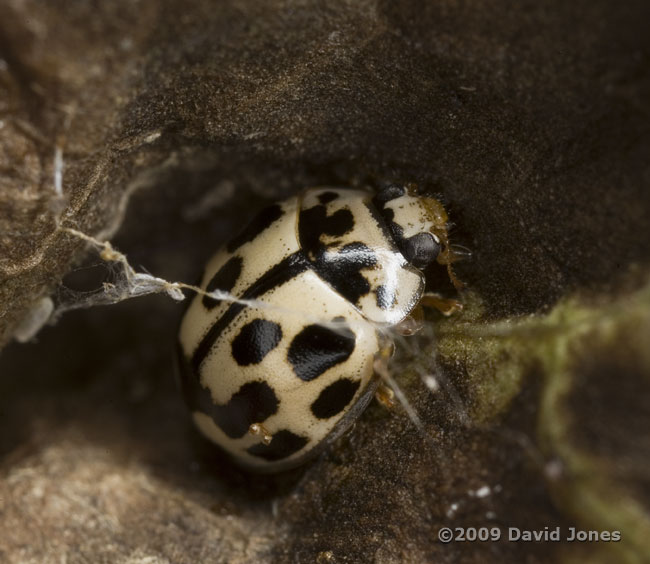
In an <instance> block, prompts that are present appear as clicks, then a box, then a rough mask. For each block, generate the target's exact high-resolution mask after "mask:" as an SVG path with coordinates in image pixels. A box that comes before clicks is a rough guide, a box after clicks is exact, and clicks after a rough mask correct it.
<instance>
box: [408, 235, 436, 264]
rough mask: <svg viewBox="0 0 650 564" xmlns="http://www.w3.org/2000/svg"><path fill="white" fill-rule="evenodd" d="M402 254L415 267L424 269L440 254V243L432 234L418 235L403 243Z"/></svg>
mask: <svg viewBox="0 0 650 564" xmlns="http://www.w3.org/2000/svg"><path fill="white" fill-rule="evenodd" d="M402 253H403V254H404V257H405V258H406V260H407V261H409V262H410V263H411V264H412V265H413V266H415V267H416V268H424V267H426V266H427V265H429V264H430V263H431V262H432V261H433V260H435V258H436V257H437V256H438V254H439V253H440V243H439V242H438V241H436V239H435V238H434V236H433V235H432V234H431V233H418V234H417V235H413V237H409V238H408V239H406V240H405V241H404V242H403V244H402Z"/></svg>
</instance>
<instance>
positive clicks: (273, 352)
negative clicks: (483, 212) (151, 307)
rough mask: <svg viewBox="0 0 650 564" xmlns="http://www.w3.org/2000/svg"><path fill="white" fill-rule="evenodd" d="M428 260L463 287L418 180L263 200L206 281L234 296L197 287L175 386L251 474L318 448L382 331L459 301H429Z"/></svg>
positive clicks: (335, 427) (369, 368) (372, 362)
mask: <svg viewBox="0 0 650 564" xmlns="http://www.w3.org/2000/svg"><path fill="white" fill-rule="evenodd" d="M434 260H437V261H438V262H439V263H441V264H446V265H447V270H448V272H449V276H450V278H451V280H452V282H454V284H455V285H457V287H458V286H459V285H460V283H459V282H458V281H457V280H456V278H455V277H454V275H453V272H452V270H451V267H450V263H451V262H452V253H451V251H450V249H449V245H448V241H447V215H446V213H445V210H444V208H443V206H442V205H441V204H440V203H439V202H438V201H437V200H435V199H433V198H428V197H424V196H419V195H417V193H416V190H415V188H414V187H413V186H399V185H389V186H385V187H384V188H382V189H380V190H378V191H365V190H356V189H345V188H331V187H321V188H310V189H307V190H305V191H303V192H301V193H300V194H298V195H296V196H294V197H291V198H289V199H288V200H285V201H283V202H281V203H277V204H273V205H271V206H269V207H267V208H265V209H264V210H262V211H261V212H260V213H259V214H258V215H257V216H256V217H255V218H254V219H253V221H252V222H251V223H250V224H249V225H248V226H247V227H246V228H245V229H244V230H243V231H242V232H241V233H240V234H239V235H237V236H236V237H235V238H234V239H232V240H231V241H230V242H229V243H228V244H226V245H225V247H224V248H222V249H221V250H220V251H218V252H217V254H216V255H214V256H213V257H212V258H211V259H210V261H209V262H208V264H207V267H206V269H205V272H204V274H203V277H202V281H201V284H200V286H201V288H202V289H203V290H204V291H205V292H207V293H212V292H215V291H217V290H220V291H222V292H227V293H228V294H229V295H230V296H232V297H234V298H235V301H233V300H232V299H229V300H222V299H218V298H217V297H213V296H212V295H205V294H203V295H197V296H195V297H194V299H193V300H192V301H191V303H190V304H189V306H188V308H187V311H186V312H185V315H184V317H183V320H182V322H181V326H180V333H179V354H178V357H179V366H180V380H181V387H182V389H183V394H184V396H185V399H186V401H187V403H188V405H189V408H190V410H191V412H192V416H193V419H194V422H195V423H196V425H197V427H198V428H199V430H200V431H201V432H202V433H203V434H204V435H205V436H207V437H208V438H209V439H210V440H212V441H213V442H214V443H216V444H217V445H219V446H220V447H222V448H223V449H224V450H225V451H226V452H227V453H229V454H230V455H231V456H232V457H233V458H234V459H235V461H236V462H238V463H239V464H241V465H243V466H245V467H248V468H249V469H252V470H256V471H262V472H264V471H277V470H283V469H286V468H290V467H293V466H297V465H299V464H301V463H303V462H304V461H305V460H307V459H308V458H310V457H312V456H314V455H316V454H317V453H318V452H320V451H321V450H322V449H323V448H324V447H325V446H327V445H328V444H330V443H331V442H332V441H333V440H334V439H336V438H337V437H338V436H340V435H341V433H342V432H343V431H345V429H346V428H347V427H349V426H350V425H351V424H352V423H353V422H354V420H355V419H356V418H357V417H358V416H359V415H360V414H361V412H362V411H363V409H364V408H365V407H366V406H367V404H368V402H369V401H370V399H371V398H372V395H373V393H374V392H375V391H376V389H377V386H378V383H379V379H380V378H378V376H377V373H378V372H380V371H379V370H378V369H377V366H378V365H377V360H378V359H379V362H384V361H385V359H386V358H387V357H388V356H390V352H389V351H392V343H391V342H390V340H389V339H388V338H387V337H386V331H385V329H386V328H389V327H395V326H396V327H399V326H400V325H405V324H406V325H408V324H407V323H406V322H407V321H409V320H412V319H413V317H414V316H415V314H416V313H417V312H418V309H417V308H418V306H419V304H420V303H424V302H425V300H426V301H427V302H428V304H429V305H433V306H436V307H438V308H439V309H441V310H442V311H443V312H445V313H449V311H451V309H453V307H454V306H455V305H456V304H458V302H455V300H443V299H442V298H439V297H436V296H435V295H433V296H428V297H426V298H425V290H424V283H425V279H424V275H423V273H422V269H424V268H425V267H426V266H427V265H429V264H430V263H431V262H433V261H434ZM423 298H425V299H423ZM405 332H408V331H405ZM387 351H388V352H387Z"/></svg>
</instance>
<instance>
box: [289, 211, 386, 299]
mask: <svg viewBox="0 0 650 564" xmlns="http://www.w3.org/2000/svg"><path fill="white" fill-rule="evenodd" d="M353 227H354V217H353V215H352V212H351V211H350V210H348V209H345V208H343V209H340V210H338V211H336V212H335V213H333V214H332V215H330V216H328V215H327V207H326V206H324V205H319V206H314V207H313V208H308V209H306V210H303V211H301V212H300V218H299V223H298V235H299V239H300V246H301V248H302V249H303V250H304V251H305V253H306V254H307V256H308V257H309V259H310V260H311V261H312V268H313V269H314V271H315V272H316V274H318V276H320V277H321V278H322V279H323V280H325V281H326V282H327V283H329V284H330V285H331V286H332V287H333V288H334V289H335V290H336V291H337V292H339V294H341V295H342V296H343V297H344V298H346V299H347V300H348V301H350V302H352V303H353V304H357V303H358V302H359V299H360V298H361V296H365V295H366V294H367V293H368V292H369V291H370V283H369V282H368V280H366V278H365V277H364V276H363V275H362V274H361V270H363V269H365V268H373V267H375V266H376V265H377V256H376V255H375V253H374V251H373V250H372V249H371V248H370V247H368V246H367V245H364V244H363V243H360V242H351V243H348V244H347V245H344V246H343V247H340V248H338V247H336V245H335V244H333V245H327V244H325V243H324V242H323V236H325V235H330V236H341V235H344V234H345V233H347V232H348V231H350V230H351V229H352V228H353Z"/></svg>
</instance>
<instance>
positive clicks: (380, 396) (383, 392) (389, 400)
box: [373, 343, 395, 409]
mask: <svg viewBox="0 0 650 564" xmlns="http://www.w3.org/2000/svg"><path fill="white" fill-rule="evenodd" d="M393 352H394V349H393V345H392V343H391V344H390V345H385V346H384V347H382V348H381V350H380V351H379V352H378V353H377V354H376V355H375V361H374V363H373V370H374V371H375V374H376V375H377V376H379V377H380V381H379V385H378V386H377V390H376V391H375V399H376V400H377V401H378V402H379V403H380V404H381V405H383V406H384V407H385V408H386V409H392V408H393V407H395V392H394V391H393V390H392V388H391V387H390V386H389V385H388V384H387V383H386V382H388V381H389V380H390V374H389V372H388V359H389V358H390V357H391V356H393Z"/></svg>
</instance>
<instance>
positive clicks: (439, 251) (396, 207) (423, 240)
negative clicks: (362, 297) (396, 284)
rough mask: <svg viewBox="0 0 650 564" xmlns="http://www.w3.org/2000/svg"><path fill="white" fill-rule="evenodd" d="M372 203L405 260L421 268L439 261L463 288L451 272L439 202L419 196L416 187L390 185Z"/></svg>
mask: <svg viewBox="0 0 650 564" xmlns="http://www.w3.org/2000/svg"><path fill="white" fill-rule="evenodd" d="M373 203H374V204H375V206H376V207H377V208H378V210H379V211H380V213H381V215H382V216H383V218H384V220H385V221H386V224H387V225H388V228H389V230H390V232H391V235H392V237H393V239H394V241H395V243H396V244H397V247H398V248H399V249H400V251H401V252H402V254H403V255H404V257H405V258H406V260H408V261H409V262H410V263H411V264H412V265H413V266H415V267H416V268H419V269H424V268H426V267H427V266H428V265H429V264H431V263H432V262H433V261H434V260H436V261H437V262H438V263H440V264H443V265H446V266H447V271H448V272H449V277H450V279H451V281H452V282H453V284H454V285H455V286H456V287H457V288H460V287H461V286H462V284H461V283H460V282H459V281H458V280H457V279H456V277H455V276H454V273H453V271H452V270H451V262H452V253H451V251H450V249H449V240H448V236H447V229H448V227H447V221H448V218H447V212H446V211H445V208H444V207H443V205H442V204H441V203H440V202H439V201H438V200H436V199H435V198H429V197H426V196H420V195H419V194H418V193H417V190H416V187H415V185H413V184H409V185H406V186H404V185H400V184H389V185H387V186H384V187H383V188H381V189H380V190H379V191H378V192H377V194H376V195H375V197H374V199H373Z"/></svg>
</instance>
